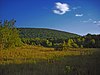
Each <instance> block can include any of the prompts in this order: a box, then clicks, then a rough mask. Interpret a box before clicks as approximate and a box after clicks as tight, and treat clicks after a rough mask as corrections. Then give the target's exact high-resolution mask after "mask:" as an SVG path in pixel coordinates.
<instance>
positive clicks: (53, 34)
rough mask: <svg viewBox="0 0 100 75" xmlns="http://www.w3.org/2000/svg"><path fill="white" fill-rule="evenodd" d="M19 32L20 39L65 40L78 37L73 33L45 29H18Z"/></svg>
mask: <svg viewBox="0 0 100 75" xmlns="http://www.w3.org/2000/svg"><path fill="white" fill-rule="evenodd" d="M18 29H19V31H20V35H21V37H24V38H37V37H38V38H43V39H45V38H58V39H67V38H70V37H76V36H79V35H77V34H74V33H69V32H64V31H59V30H53V29H46V28H18Z"/></svg>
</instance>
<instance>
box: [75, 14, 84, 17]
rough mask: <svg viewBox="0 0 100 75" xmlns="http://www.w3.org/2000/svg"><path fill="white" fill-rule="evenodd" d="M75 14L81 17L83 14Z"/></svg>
mask: <svg viewBox="0 0 100 75" xmlns="http://www.w3.org/2000/svg"><path fill="white" fill-rule="evenodd" d="M75 16H76V17H82V16H83V14H76V15H75Z"/></svg>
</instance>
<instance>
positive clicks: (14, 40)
mask: <svg viewBox="0 0 100 75" xmlns="http://www.w3.org/2000/svg"><path fill="white" fill-rule="evenodd" d="M15 22H16V21H15V20H14V19H12V20H10V21H8V20H5V21H4V23H1V26H0V35H1V36H0V43H1V46H0V47H1V49H4V48H10V47H16V46H21V45H22V42H21V39H20V38H19V32H18V30H17V29H16V28H15V26H14V24H15Z"/></svg>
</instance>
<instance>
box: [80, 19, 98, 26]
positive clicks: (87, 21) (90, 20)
mask: <svg viewBox="0 0 100 75" xmlns="http://www.w3.org/2000/svg"><path fill="white" fill-rule="evenodd" d="M80 22H83V23H93V24H95V25H98V26H100V21H99V20H93V19H88V20H86V21H80Z"/></svg>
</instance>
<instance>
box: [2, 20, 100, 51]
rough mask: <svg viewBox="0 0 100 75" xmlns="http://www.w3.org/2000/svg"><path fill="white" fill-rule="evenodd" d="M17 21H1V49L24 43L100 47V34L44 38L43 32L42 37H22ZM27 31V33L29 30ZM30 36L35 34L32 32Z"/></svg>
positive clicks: (45, 45)
mask: <svg viewBox="0 0 100 75" xmlns="http://www.w3.org/2000/svg"><path fill="white" fill-rule="evenodd" d="M15 22H16V20H14V19H12V20H10V21H8V20H5V21H4V22H2V21H0V49H5V48H14V47H18V46H21V45H23V44H28V45H38V46H43V47H51V48H55V50H63V49H67V48H100V35H92V34H87V35H85V36H76V37H70V38H67V37H66V39H64V38H63V39H62V38H59V37H60V35H59V37H58V38H55V37H48V38H47V37H45V36H44V37H45V38H43V34H41V36H42V38H39V37H40V36H39V37H35V38H33V37H22V33H21V32H20V31H19V29H18V28H16V27H15ZM40 31H41V29H40ZM50 31H51V30H50ZM25 32H26V33H27V30H26V31H25ZM25 32H24V33H25ZM28 33H31V32H28ZM49 33H50V32H49ZM24 35H25V34H24ZM64 35H65V34H64ZM71 35H72V34H71ZM27 36H28V35H27ZM29 36H34V35H32V34H30V35H29ZM57 36H58V35H57Z"/></svg>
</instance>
